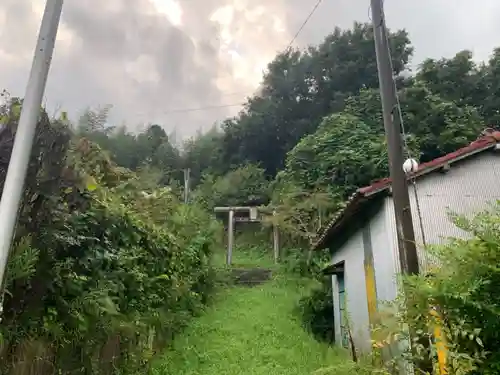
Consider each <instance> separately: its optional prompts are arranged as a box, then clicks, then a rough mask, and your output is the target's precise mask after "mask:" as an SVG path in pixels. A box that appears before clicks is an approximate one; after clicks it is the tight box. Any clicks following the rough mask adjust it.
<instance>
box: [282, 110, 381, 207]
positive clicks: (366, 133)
mask: <svg viewBox="0 0 500 375" xmlns="http://www.w3.org/2000/svg"><path fill="white" fill-rule="evenodd" d="M284 174H285V176H284V177H283V178H285V179H286V180H287V181H290V182H293V183H295V184H297V185H299V186H302V187H303V188H304V189H306V190H308V191H310V190H312V189H314V188H319V187H321V188H322V189H323V190H328V189H330V190H331V189H334V193H337V194H338V195H339V196H340V198H341V199H345V198H346V197H347V196H348V195H349V194H351V193H352V192H353V191H354V190H355V189H356V188H358V187H361V186H364V185H366V184H369V183H370V181H372V180H373V179H374V178H377V177H378V178H380V177H382V176H385V175H386V174H387V151H386V147H385V142H384V138H383V136H382V134H380V133H377V132H375V131H373V130H372V129H371V128H370V127H368V126H367V125H366V124H364V123H363V122H362V121H361V120H360V119H359V118H358V117H355V116H352V115H347V114H335V115H332V116H329V117H326V118H325V119H324V120H323V122H322V123H321V125H320V127H319V128H318V130H317V131H316V132H315V133H314V134H311V135H308V136H306V137H304V138H303V139H302V140H301V141H300V142H299V143H298V144H297V145H296V146H295V147H294V149H293V150H292V151H290V152H289V154H288V157H287V160H286V169H285V170H284ZM280 177H281V176H280Z"/></svg>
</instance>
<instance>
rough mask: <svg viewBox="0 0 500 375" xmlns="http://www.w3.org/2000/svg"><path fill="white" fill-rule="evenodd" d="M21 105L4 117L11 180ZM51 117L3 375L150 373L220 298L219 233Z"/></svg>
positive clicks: (14, 283) (31, 202)
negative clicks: (159, 354)
mask: <svg viewBox="0 0 500 375" xmlns="http://www.w3.org/2000/svg"><path fill="white" fill-rule="evenodd" d="M20 105H21V103H20V102H19V101H18V100H15V99H14V100H8V101H7V102H6V103H5V104H4V105H3V106H2V107H1V113H0V114H1V116H0V117H1V118H2V119H3V125H4V126H3V127H2V130H1V133H0V143H1V145H2V150H1V153H2V155H3V159H2V163H3V165H2V168H1V170H2V171H3V173H5V170H6V166H7V165H6V163H7V162H8V155H9V153H10V150H11V148H12V140H13V135H14V134H15V129H16V124H17V121H18V115H19V112H20V111H19V108H20ZM40 116H41V117H40V121H39V123H38V125H37V138H36V144H35V147H34V151H33V154H32V157H31V164H30V172H29V174H28V176H29V178H28V181H27V187H26V192H25V197H24V198H25V199H24V205H23V208H22V211H21V216H20V223H19V226H18V228H17V233H16V238H15V246H14V249H13V252H12V255H11V259H10V262H9V268H8V278H7V282H6V285H5V300H4V309H5V310H4V313H3V316H2V318H3V319H2V326H1V328H0V333H1V335H2V346H1V351H0V357H1V359H2V361H1V362H2V365H1V366H2V369H1V372H2V373H6V374H8V373H13V374H25V373H26V374H27V373H30V374H56V373H57V374H101V373H104V374H109V373H114V372H119V373H120V374H125V373H136V371H137V370H139V369H140V370H141V371H145V370H146V369H147V364H148V361H149V359H150V358H151V357H152V355H153V354H154V352H155V351H156V350H157V349H158V348H162V347H163V346H164V345H165V343H167V342H170V341H171V338H172V335H174V334H175V333H177V332H179V330H180V329H182V328H183V327H184V326H185V325H186V324H187V322H188V321H189V320H190V317H192V316H193V315H196V314H197V313H199V312H200V311H201V310H202V309H203V307H204V306H205V305H206V304H207V302H208V299H209V298H210V295H211V292H212V289H213V287H214V283H215V274H214V270H213V269H212V267H211V265H210V259H211V254H212V252H213V250H214V247H215V246H216V244H217V242H216V239H217V237H218V236H217V233H218V231H219V227H218V224H217V223H216V222H215V221H214V220H213V219H212V218H211V217H210V216H209V215H208V214H207V213H206V211H204V210H203V209H201V208H199V207H197V206H196V205H189V206H185V205H181V204H180V203H179V201H178V199H177V197H176V195H175V194H174V193H173V192H172V191H171V189H169V188H158V187H157V188H150V189H148V188H145V187H144V186H141V185H142V184H141V181H140V180H139V179H138V177H137V176H136V175H135V174H134V173H132V172H130V171H128V170H126V169H122V168H119V167H117V166H116V165H115V164H114V163H113V162H112V161H110V160H109V158H108V156H107V155H106V153H105V152H103V151H102V150H101V149H100V148H99V147H98V146H96V145H95V144H93V143H92V142H90V141H88V140H87V139H86V138H82V137H74V136H73V134H72V132H71V130H70V129H69V128H68V126H67V125H66V124H64V121H60V120H51V119H49V118H48V116H47V114H46V113H45V112H42V113H41V115H40ZM3 178H4V176H2V181H3ZM28 371H30V372H28Z"/></svg>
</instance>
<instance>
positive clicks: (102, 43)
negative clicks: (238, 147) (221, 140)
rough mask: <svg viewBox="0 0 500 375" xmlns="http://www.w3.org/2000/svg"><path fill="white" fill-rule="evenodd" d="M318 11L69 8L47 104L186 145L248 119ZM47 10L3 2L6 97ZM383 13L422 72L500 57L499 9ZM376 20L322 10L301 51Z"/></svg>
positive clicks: (363, 11) (391, 1)
mask: <svg viewBox="0 0 500 375" xmlns="http://www.w3.org/2000/svg"><path fill="white" fill-rule="evenodd" d="M315 3H316V0H66V1H65V4H64V10H63V15H62V18H61V24H60V27H59V33H58V38H57V43H56V48H55V52H54V57H53V61H52V66H51V70H50V75H49V78H48V82H47V88H46V91H45V99H44V100H45V104H46V105H47V108H49V110H51V111H53V112H54V113H55V112H56V111H57V110H59V109H63V110H65V111H67V112H69V114H70V117H73V118H77V116H78V115H79V114H80V113H81V112H82V111H84V110H85V109H86V108H88V107H91V108H97V107H99V106H105V105H112V106H113V107H112V110H111V115H110V119H109V121H110V122H111V123H113V124H114V125H121V124H126V125H127V126H128V127H129V128H130V129H131V130H141V129H143V128H144V127H145V126H146V125H147V124H148V123H157V124H160V125H161V126H163V127H164V129H165V130H166V131H167V132H168V133H172V132H175V135H176V137H177V138H178V139H182V138H186V137H189V136H192V135H194V134H196V132H197V131H199V130H206V129H209V128H211V127H212V126H213V124H214V123H216V122H218V121H219V122H220V121H222V120H223V119H224V118H226V117H229V116H232V115H235V114H236V113H237V112H238V110H239V109H240V108H241V107H240V106H239V105H238V104H240V103H243V102H244V101H245V98H246V97H247V96H248V95H251V94H252V93H253V92H254V91H255V89H256V88H257V87H258V85H259V83H260V81H261V78H262V73H263V71H264V70H265V68H266V65H267V63H268V62H269V61H271V60H272V59H273V57H274V56H275V55H276V53H277V52H279V51H281V50H283V49H284V48H285V47H286V46H287V45H288V43H289V42H290V41H291V39H292V37H293V35H294V34H295V33H296V32H297V30H298V29H299V27H300V26H301V24H302V23H303V21H304V20H305V18H306V17H307V15H308V13H309V12H310V10H311V9H312V8H313V7H314V5H315ZM44 5H45V0H1V1H0V91H1V89H7V90H8V91H9V92H10V93H11V94H12V95H16V96H23V95H24V90H25V86H26V82H27V78H28V75H29V69H30V67H31V61H32V57H33V50H34V46H35V43H36V39H37V34H38V28H39V26H40V21H41V17H42V13H43V8H44ZM385 11H386V19H387V25H388V27H389V28H392V29H400V28H405V29H406V30H407V31H408V32H409V34H410V38H411V40H412V44H413V46H414V47H415V54H414V58H413V61H412V64H413V65H414V66H417V65H418V63H419V62H421V61H422V60H423V59H425V58H427V57H432V58H440V57H443V56H444V57H451V56H453V55H454V54H455V53H456V52H458V51H460V50H463V49H469V50H472V51H473V52H474V56H475V58H476V59H477V60H478V61H481V60H485V59H487V58H488V56H489V54H490V53H491V51H492V50H493V48H494V47H496V46H500V23H499V22H498V20H497V18H498V14H500V1H498V0H476V1H475V2H471V1H470V0H418V1H417V0H413V1H410V0H385ZM369 12H370V10H369V0H323V1H322V3H321V5H320V6H319V8H318V10H317V11H316V12H315V14H314V15H313V16H312V18H311V19H310V21H309V22H308V24H307V25H306V27H305V28H304V29H303V31H302V32H301V34H300V35H299V36H298V38H297V39H296V41H295V43H294V45H295V46H297V47H305V46H307V45H309V44H317V43H320V42H321V41H322V40H323V38H324V37H325V36H326V35H327V34H328V33H330V32H331V31H332V30H333V29H334V27H335V26H339V27H342V28H349V27H350V26H352V24H353V22H354V21H368V20H369ZM221 106H223V107H221ZM207 107H219V108H210V109H207ZM199 108H205V109H204V110H196V109H199Z"/></svg>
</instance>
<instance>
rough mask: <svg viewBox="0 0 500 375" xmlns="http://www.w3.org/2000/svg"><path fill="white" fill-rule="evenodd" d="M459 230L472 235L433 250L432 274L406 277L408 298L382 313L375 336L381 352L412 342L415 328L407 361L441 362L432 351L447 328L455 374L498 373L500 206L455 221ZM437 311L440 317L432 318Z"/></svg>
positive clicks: (451, 370) (405, 356)
mask: <svg viewBox="0 0 500 375" xmlns="http://www.w3.org/2000/svg"><path fill="white" fill-rule="evenodd" d="M454 221H455V223H456V225H457V226H458V227H459V228H461V229H463V230H464V231H466V232H468V233H469V234H470V237H469V238H467V239H450V241H449V243H447V244H446V245H443V246H439V247H435V248H433V249H431V251H432V255H434V256H435V259H436V262H437V264H439V267H436V268H435V269H434V270H433V271H432V273H429V274H427V275H419V276H412V277H406V278H404V291H405V295H404V296H403V295H402V296H401V297H400V298H398V300H397V301H396V302H394V303H392V304H389V306H388V308H387V309H385V310H383V311H382V312H381V316H380V317H379V319H380V323H379V324H378V325H377V327H376V329H375V331H374V336H375V341H374V346H375V348H378V349H381V348H384V347H387V346H388V345H390V344H392V345H393V346H394V344H393V343H394V342H395V341H397V340H399V341H402V340H405V339H406V340H407V339H409V337H410V335H409V332H408V331H407V329H408V328H407V327H408V325H409V326H410V327H411V328H412V332H411V333H412V339H411V341H412V342H413V346H414V348H415V349H414V351H412V352H409V351H407V350H403V351H402V352H401V354H400V358H401V359H405V360H411V361H417V362H418V361H425V360H435V355H436V351H435V346H434V345H433V346H431V351H428V350H427V349H426V348H425V347H424V346H423V345H422V342H424V341H427V342H428V341H430V340H431V339H432V335H433V331H432V329H433V327H435V326H436V325H439V326H440V327H441V328H442V331H443V336H444V338H445V342H446V347H447V349H448V354H447V355H448V359H447V370H448V373H449V374H496V373H498V371H499V368H500V357H499V356H498V351H497V350H496V344H497V343H498V340H499V337H498V335H499V333H498V332H499V328H500V327H499V323H498V322H499V321H500V320H499V317H500V311H499V309H498V306H500V301H499V298H498V293H497V291H498V287H499V285H500V284H499V283H500V273H499V270H498V267H497V266H496V265H497V264H498V261H499V257H500V251H499V250H500V236H499V233H500V232H499V223H500V203H497V204H496V205H495V206H493V207H492V208H491V209H490V210H487V211H485V212H483V213H480V214H478V215H477V216H475V217H474V218H473V219H466V218H465V217H459V216H454ZM431 308H437V311H438V314H439V315H438V316H432V315H431V314H430V313H429V312H430V309H431Z"/></svg>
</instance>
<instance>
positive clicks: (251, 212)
mask: <svg viewBox="0 0 500 375" xmlns="http://www.w3.org/2000/svg"><path fill="white" fill-rule="evenodd" d="M214 212H215V213H227V214H228V226H227V254H226V264H227V265H230V264H231V262H232V258H233V247H234V224H235V222H240V223H255V222H262V218H261V214H262V213H267V212H269V208H268V207H257V206H240V207H238V206H237V207H215V208H214ZM236 212H242V213H246V214H247V215H246V216H236V217H235V215H234V214H235V213H236ZM272 213H273V215H276V211H275V210H273V211H272ZM273 253H274V262H275V263H278V260H279V232H278V226H277V225H276V224H273Z"/></svg>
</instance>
